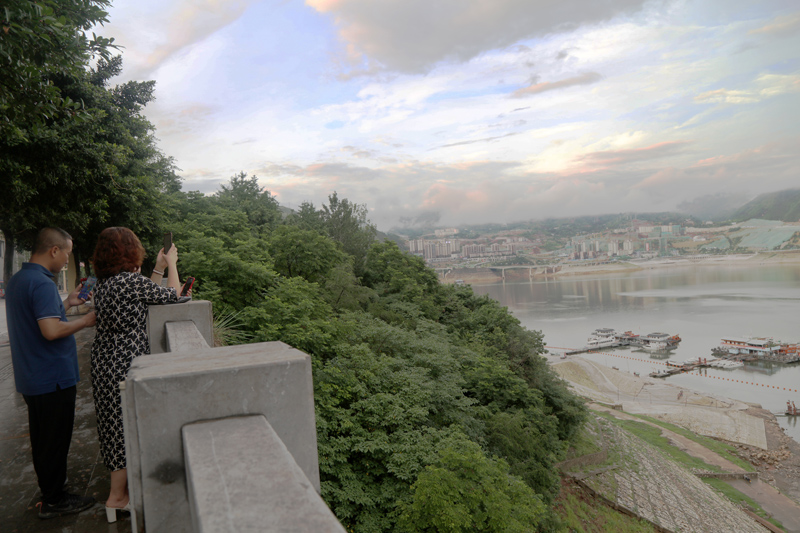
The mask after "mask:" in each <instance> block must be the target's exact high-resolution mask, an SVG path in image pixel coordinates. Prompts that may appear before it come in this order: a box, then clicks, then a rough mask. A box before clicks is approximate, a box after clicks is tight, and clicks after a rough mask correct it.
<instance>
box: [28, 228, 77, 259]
mask: <svg viewBox="0 0 800 533" xmlns="http://www.w3.org/2000/svg"><path fill="white" fill-rule="evenodd" d="M71 240H72V237H71V236H70V234H69V233H67V232H66V231H64V230H63V229H61V228H42V229H41V230H40V231H39V234H38V235H36V240H35V241H33V253H34V254H35V255H40V254H45V253H47V251H48V250H49V249H50V248H52V247H53V246H58V247H59V248H66V247H67V241H71Z"/></svg>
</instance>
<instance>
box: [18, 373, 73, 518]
mask: <svg viewBox="0 0 800 533" xmlns="http://www.w3.org/2000/svg"><path fill="white" fill-rule="evenodd" d="M77 391H78V389H77V387H76V386H72V387H68V388H66V389H61V388H58V390H56V391H55V392H49V393H47V394H37V395H35V396H26V395H24V394H23V395H22V396H23V398H25V403H26V404H28V424H29V426H30V432H31V448H32V449H33V468H34V470H36V476H37V477H38V478H39V488H40V489H41V491H42V501H43V502H44V503H48V504H54V503H58V502H59V501H60V500H61V498H62V497H63V496H64V483H65V482H66V480H67V455H68V454H69V444H70V441H71V440H72V426H73V424H74V423H75V397H76V394H77Z"/></svg>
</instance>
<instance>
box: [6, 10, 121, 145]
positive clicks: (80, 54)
mask: <svg viewBox="0 0 800 533" xmlns="http://www.w3.org/2000/svg"><path fill="white" fill-rule="evenodd" d="M110 5H111V1H110V0H37V1H33V0H5V1H4V2H3V6H2V9H0V22H1V24H0V30H1V31H0V65H2V68H0V71H2V76H0V140H2V141H4V142H15V141H20V140H23V139H24V138H25V137H26V136H27V134H28V132H29V131H31V130H33V131H36V130H37V129H38V128H39V127H41V126H43V125H44V124H45V123H46V122H47V121H50V120H52V119H54V118H56V117H63V116H67V117H71V118H73V119H79V118H85V116H86V114H85V113H84V112H83V106H82V104H81V102H80V100H74V99H72V98H70V97H68V96H64V95H62V94H61V91H60V90H59V88H58V87H57V86H56V85H55V84H54V83H53V81H52V77H53V76H77V75H79V74H80V73H81V71H82V70H83V69H84V67H85V65H86V64H87V63H88V61H89V59H91V57H93V56H95V55H99V56H101V57H104V58H106V59H108V57H109V54H110V51H111V49H112V48H113V47H114V45H113V39H106V38H103V37H98V36H96V35H94V34H93V35H92V37H91V38H89V37H87V36H86V35H85V32H86V31H87V30H89V29H91V28H92V27H93V26H96V25H98V24H102V23H104V22H107V21H108V18H107V17H108V13H107V12H106V9H107V8H108V7H109V6H110Z"/></svg>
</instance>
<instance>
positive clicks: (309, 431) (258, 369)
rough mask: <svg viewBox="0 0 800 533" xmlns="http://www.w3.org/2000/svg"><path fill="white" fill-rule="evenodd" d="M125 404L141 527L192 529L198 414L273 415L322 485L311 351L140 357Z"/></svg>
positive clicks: (244, 348)
mask: <svg viewBox="0 0 800 533" xmlns="http://www.w3.org/2000/svg"><path fill="white" fill-rule="evenodd" d="M196 303H199V302H196ZM182 305H186V304H182ZM178 307H179V306H164V308H168V309H176V308H178ZM152 309H153V308H151V311H152ZM170 318H171V317H170ZM169 321H174V320H172V319H170V320H169ZM164 322H166V321H164ZM195 323H196V322H195ZM151 331H153V330H151ZM123 403H124V419H125V439H126V452H127V456H128V480H129V483H130V485H131V493H132V494H134V495H135V496H134V511H135V513H136V516H135V518H136V523H137V524H138V525H139V526H138V531H142V530H143V529H142V528H146V529H147V531H148V532H149V533H158V532H161V531H166V532H169V533H180V532H189V531H191V528H192V517H191V513H190V508H189V501H188V496H187V486H186V472H185V463H184V448H183V440H182V437H181V428H182V427H183V426H185V425H187V424H191V423H194V422H198V421H207V420H214V419H222V418H226V417H238V416H243V415H261V416H263V417H265V418H266V420H267V421H268V422H269V424H270V426H271V427H272V429H273V430H274V432H275V434H276V435H277V436H278V437H279V438H280V440H281V441H282V442H283V443H284V444H285V446H286V449H287V450H288V453H290V454H291V456H292V457H293V458H294V461H295V462H296V463H297V465H298V466H299V468H300V470H302V472H303V473H304V474H305V477H306V478H307V479H308V481H309V482H310V483H311V486H312V487H313V488H314V489H315V490H316V491H317V492H319V488H320V485H319V467H318V460H317V434H316V423H315V418H314V397H313V385H312V379H311V358H310V357H309V356H308V355H307V354H304V353H302V352H300V351H298V350H295V349H294V348H292V347H290V346H288V345H286V344H284V343H282V342H266V343H259V344H244V345H239V346H229V347H224V348H206V349H204V350H202V349H201V350H195V351H191V352H186V351H183V352H177V353H170V354H153V355H145V356H141V357H137V358H135V359H134V360H133V364H132V366H131V370H130V372H129V373H128V379H127V381H126V382H125V383H124V388H123ZM258 451H260V452H261V453H267V452H268V451H267V450H258ZM243 481H244V480H243ZM261 510H262V512H265V513H266V512H274V511H273V510H268V509H266V508H263V507H262V509H261Z"/></svg>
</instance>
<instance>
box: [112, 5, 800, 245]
mask: <svg viewBox="0 0 800 533" xmlns="http://www.w3.org/2000/svg"><path fill="white" fill-rule="evenodd" d="M109 15H110V22H109V23H108V24H106V25H105V26H104V27H102V28H98V29H97V30H96V32H97V33H98V34H101V35H104V36H106V37H114V38H115V42H116V44H118V45H121V46H123V47H124V48H123V49H122V56H123V69H124V71H123V74H122V75H121V76H120V77H118V78H116V79H115V80H112V83H123V82H125V81H128V80H140V81H145V80H155V81H156V93H155V96H156V100H155V101H154V102H153V103H151V104H149V105H148V107H147V109H146V111H145V113H146V115H147V117H148V118H149V119H150V121H151V122H152V123H153V124H154V125H155V127H156V132H155V135H156V137H157V138H158V139H159V141H158V145H159V147H160V148H161V150H162V151H163V152H164V153H165V154H166V155H168V156H171V157H173V158H174V159H175V162H176V164H177V166H178V167H179V168H180V171H179V175H180V176H181V177H182V178H183V189H184V190H187V191H190V190H198V191H201V192H204V193H213V192H215V191H217V190H218V189H219V186H220V184H222V183H227V182H228V180H229V179H230V178H231V177H232V176H233V175H235V174H237V173H239V172H246V173H247V174H248V175H250V176H253V175H255V176H257V178H258V181H259V184H260V185H262V186H263V187H265V188H266V190H268V191H270V193H272V194H273V195H274V196H276V198H277V199H278V201H279V202H280V204H281V205H284V206H288V207H293V208H295V207H297V206H299V205H300V204H301V203H302V202H312V203H313V204H314V205H315V206H316V207H318V208H319V207H320V206H321V205H322V204H324V203H327V198H328V196H329V195H330V194H332V193H333V192H334V191H335V192H337V194H338V195H339V197H340V198H347V199H348V200H350V201H351V202H354V203H357V204H363V205H366V207H367V209H368V210H369V213H370V215H369V216H370V219H371V221H372V222H373V223H375V224H376V225H377V226H378V228H379V229H381V230H389V229H391V228H402V227H404V226H414V225H418V224H422V223H425V222H427V223H436V225H438V226H454V225H464V224H480V223H486V222H496V223H508V222H517V221H522V220H530V219H541V218H545V217H561V216H580V215H593V214H605V213H619V212H637V213H641V212H654V211H670V210H675V209H677V208H678V206H681V205H682V204H683V205H686V203H687V202H694V205H698V203H699V204H703V202H714V201H716V200H715V198H716V199H719V198H721V197H723V196H725V195H731V196H736V197H746V198H750V197H754V196H755V195H756V194H759V193H762V192H772V191H777V190H782V189H787V188H797V187H800V3H798V2H797V1H796V0H760V1H758V2H756V1H754V0H693V1H687V0H656V1H645V0H424V1H423V0H305V1H301V0H261V1H257V0H158V1H155V0H114V2H113V5H112V7H111V9H110V12H109Z"/></svg>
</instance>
